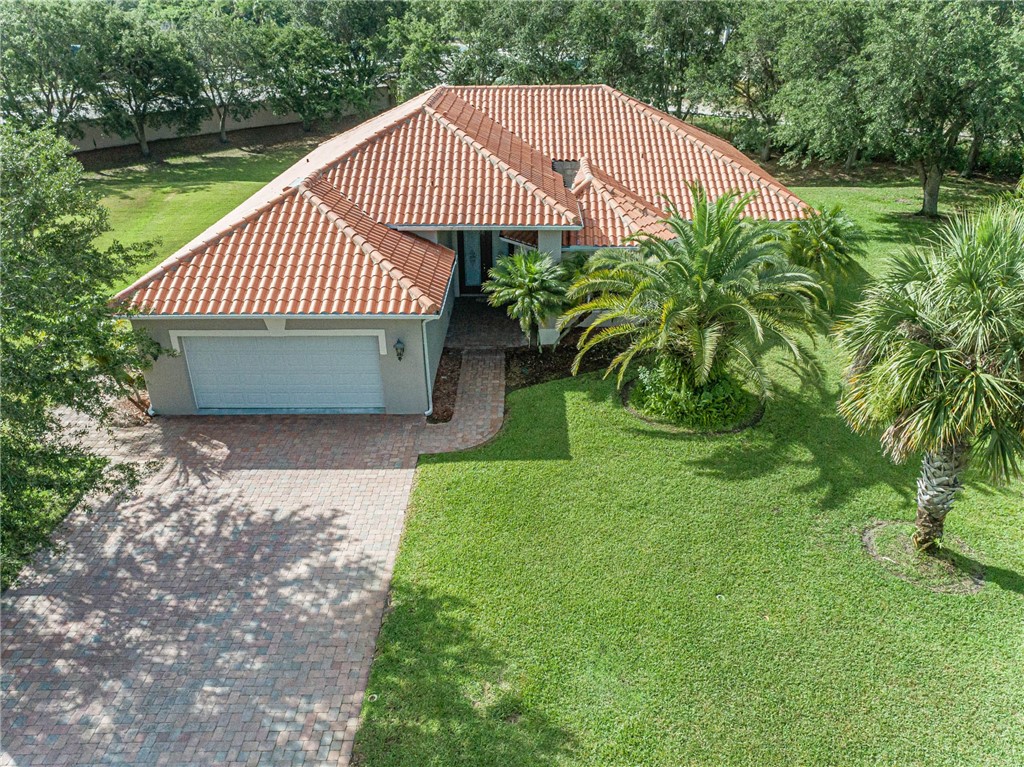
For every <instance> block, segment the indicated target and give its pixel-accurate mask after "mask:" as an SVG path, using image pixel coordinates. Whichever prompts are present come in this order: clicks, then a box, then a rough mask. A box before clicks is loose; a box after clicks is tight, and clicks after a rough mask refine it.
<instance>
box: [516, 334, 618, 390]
mask: <svg viewBox="0 0 1024 767" xmlns="http://www.w3.org/2000/svg"><path fill="white" fill-rule="evenodd" d="M579 338H580V333H579V331H577V332H573V333H570V334H569V335H567V336H566V337H565V338H563V339H562V340H561V342H559V344H558V346H556V347H554V348H553V349H552V348H551V347H547V346H546V347H544V351H542V352H538V351H537V348H536V347H532V346H520V347H516V348H513V349H506V350H505V392H506V393H508V392H511V391H515V390H516V389H523V388H525V387H527V386H534V385H535V384H541V383H546V382H547V381H556V380H558V379H559V378H568V377H569V376H571V375H572V363H573V360H574V359H576V354H577V352H578V350H577V348H576V344H577V342H578V341H579ZM619 351H620V348H619V347H617V346H615V345H614V344H602V345H600V346H598V347H595V348H594V349H592V350H591V351H589V352H587V355H586V356H585V357H584V358H583V361H582V363H581V364H580V369H579V372H580V373H592V372H594V371H595V370H600V371H604V370H605V369H607V367H608V365H609V364H610V363H611V361H612V359H614V357H615V355H616V354H618V353H619Z"/></svg>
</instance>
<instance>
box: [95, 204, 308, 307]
mask: <svg viewBox="0 0 1024 767" xmlns="http://www.w3.org/2000/svg"><path fill="white" fill-rule="evenodd" d="M297 191H298V187H297V186H290V187H287V188H285V190H284V191H283V192H281V193H280V194H278V195H275V196H274V197H272V198H271V199H270V200H267V202H265V203H263V204H262V205H260V206H259V207H258V208H254V209H253V210H252V211H250V212H249V213H247V214H246V215H245V216H243V217H242V218H240V219H239V220H238V221H235V222H234V223H232V224H231V225H229V226H227V227H225V228H224V229H221V230H220V231H218V232H217V233H215V234H212V235H210V236H209V237H208V238H207V239H205V240H202V241H201V242H197V243H196V244H195V245H193V246H192V247H191V248H189V249H188V250H185V251H182V252H181V253H173V254H171V255H170V256H168V257H167V258H165V259H164V260H163V261H161V262H160V263H159V264H157V265H156V266H155V267H153V268H152V269H150V270H149V271H148V272H146V273H145V274H144V275H142V276H141V277H139V278H138V279H137V280H135V282H133V283H132V284H131V285H129V286H128V287H126V288H124V289H123V290H120V291H118V292H117V293H116V294H115V295H114V297H113V298H112V299H110V303H112V304H118V303H123V302H124V300H125V299H127V298H129V297H130V296H131V295H132V294H133V293H138V292H139V291H140V290H142V289H143V288H144V287H146V286H147V285H149V284H150V283H151V282H153V281H155V280H156V279H158V278H159V277H162V276H163V275H165V274H168V273H169V272H171V271H174V270H175V269H177V268H178V267H179V266H181V265H182V264H184V263H185V262H186V261H191V260H192V259H193V258H195V257H196V256H198V255H199V254H200V251H206V250H209V249H210V248H211V247H212V246H213V245H215V244H216V243H217V242H219V241H220V240H223V239H224V238H225V237H227V236H228V235H229V234H233V233H234V232H236V231H238V230H239V229H241V228H243V227H244V226H246V225H247V224H249V223H251V222H252V221H254V220H256V219H257V218H259V217H260V216H262V215H263V214H264V213H266V212H267V211H268V210H270V209H271V208H273V207H274V206H275V205H277V204H278V203H280V202H281V201H282V200H284V199H285V198H286V197H290V196H292V195H294V194H295V193H296V192H297Z"/></svg>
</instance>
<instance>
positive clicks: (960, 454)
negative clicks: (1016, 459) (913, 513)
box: [914, 445, 967, 551]
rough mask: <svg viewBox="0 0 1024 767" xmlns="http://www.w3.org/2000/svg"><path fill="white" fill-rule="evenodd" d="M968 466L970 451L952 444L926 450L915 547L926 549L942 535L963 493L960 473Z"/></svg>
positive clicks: (918, 496)
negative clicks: (957, 496) (958, 496)
mask: <svg viewBox="0 0 1024 767" xmlns="http://www.w3.org/2000/svg"><path fill="white" fill-rule="evenodd" d="M966 466H967V450H966V448H964V447H963V446H962V445H951V446H950V447H946V448H943V449H942V450H940V451H938V452H934V453H925V455H924V460H923V461H922V462H921V475H920V476H919V477H918V478H917V532H915V533H914V546H915V547H916V548H917V549H918V550H919V551H926V550H928V549H930V548H931V547H932V546H934V545H935V544H936V543H937V542H938V541H939V539H940V538H942V533H943V528H944V526H945V524H946V515H947V514H949V512H950V509H952V508H953V501H955V500H956V495H957V493H958V492H960V474H961V472H963V470H964V469H965V468H966Z"/></svg>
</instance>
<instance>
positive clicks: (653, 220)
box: [118, 85, 809, 315]
mask: <svg viewBox="0 0 1024 767" xmlns="http://www.w3.org/2000/svg"><path fill="white" fill-rule="evenodd" d="M556 162H557V163H558V165H559V166H561V167H563V168H565V167H571V166H572V165H573V164H574V163H575V162H579V163H580V171H579V173H578V174H577V176H576V179H575V182H574V184H573V188H572V189H571V190H570V189H568V188H566V181H565V180H564V179H563V176H562V174H561V173H560V172H558V171H556V170H555V169H554V166H555V163H556ZM565 172H566V174H567V176H568V175H569V174H571V171H565ZM694 181H697V182H699V183H701V184H702V185H703V186H704V187H705V188H706V189H708V190H709V192H710V193H711V195H712V196H717V195H721V194H724V193H726V192H728V191H739V192H747V191H751V190H753V191H756V192H757V196H756V198H755V199H754V200H753V201H752V202H751V204H750V206H749V207H748V209H747V210H748V212H749V214H750V215H753V216H759V217H767V218H771V219H778V220H787V219H794V218H802V217H804V216H805V215H806V214H807V212H808V211H809V208H808V207H807V205H805V204H804V203H803V202H801V201H800V200H799V199H798V198H797V197H796V196H795V195H793V194H792V193H791V192H790V191H789V190H788V189H786V188H785V187H784V186H783V185H782V184H780V183H779V182H778V181H776V180H775V179H774V178H772V177H771V176H770V175H768V174H767V173H766V172H765V171H764V170H762V169H761V168H759V167H758V166H757V165H756V164H755V163H753V162H752V161H750V160H749V159H748V158H746V157H745V156H744V155H742V154H741V153H740V152H738V151H737V150H736V149H735V148H733V147H732V146H730V145H729V144H728V143H726V142H724V141H722V140H721V139H718V138H716V137H714V136H711V135H710V134H707V133H705V132H703V131H700V130H698V129H696V128H694V127H693V126H691V125H688V124H686V123H684V122H682V121H680V120H678V119H676V118H674V117H671V116H670V115H667V114H665V113H663V112H659V111H658V110H656V109H653V108H652V107H649V106H647V105H646V104H642V103H641V102H638V101H636V100H635V99H632V98H629V97H628V96H625V95H624V94H622V93H619V92H618V91H615V90H613V89H611V88H609V87H607V86H604V85H584V86H464V87H447V86H439V87H438V88H435V89H433V90H431V91H427V92H426V93H423V94H421V95H420V96H417V97H416V98H414V99H411V100H410V101H408V102H406V103H404V104H402V105H400V106H398V107H395V108H394V109H391V110H388V111H387V112H384V113H382V114H380V115H377V116H376V117H374V118H372V119H370V120H367V121H366V122H365V123H363V124H362V125H359V126H358V127H356V128H353V129H352V130H350V131H347V132H346V133H343V134H341V135H340V136H336V137H335V138H333V139H331V140H329V141H327V142H325V143H324V144H322V145H321V146H319V147H318V148H317V149H315V150H314V151H313V152H311V153H310V154H309V155H307V156H306V157H304V158H303V159H302V160H300V161H299V162H297V163H296V164H295V165H293V166H292V167H291V168H289V169H288V170H286V171H285V172H284V173H282V174H280V175H279V176H278V177H277V178H276V179H274V180H273V181H272V182H271V183H270V184H268V185H267V186H266V187H265V188H264V189H263V190H261V191H260V192H258V193H257V194H255V195H253V197H251V198H250V199H249V200H247V201H246V202H244V203H243V204H242V205H240V206H238V207H237V208H236V209H235V210H234V211H232V212H231V213H230V214H228V215H227V216H225V217H224V218H222V219H221V220H220V221H219V222H217V223H216V224H214V225H213V226H212V227H210V228H209V229H207V230H206V231H205V232H203V233H202V234H201V235H199V236H198V237H197V238H195V239H194V240H193V241H192V242H190V243H188V244H187V245H186V246H185V247H183V248H182V249H181V250H179V251H178V252H177V253H176V254H174V255H173V256H171V258H169V259H168V260H167V261H165V262H164V263H163V264H161V265H160V266H159V267H157V269H155V270H154V271H153V272H151V273H150V274H148V275H146V276H145V277H143V278H142V279H140V280H139V281H138V282H137V283H135V284H134V285H133V286H131V287H130V288H128V289H127V290H125V291H123V292H122V293H121V294H119V296H118V299H119V300H122V301H127V302H130V303H132V304H134V305H136V306H139V307H146V308H147V310H148V311H150V312H152V313H156V314H176V315H178V314H180V315H187V314H225V315H229V314H249V313H252V314H291V313H303V314H319V313H325V314H356V313H358V314H429V313H433V312H435V311H436V310H437V308H438V306H439V305H440V303H441V301H442V300H443V296H444V290H445V288H446V286H447V280H448V277H449V275H450V273H451V269H452V266H453V259H454V255H453V254H452V252H451V251H450V250H447V249H446V248H443V247H440V246H438V245H434V244H431V243H428V242H426V241H425V240H423V239H421V238H419V237H416V236H414V235H411V234H402V233H399V232H398V231H396V230H395V229H392V228H389V227H397V228H402V227H408V228H413V229H415V228H418V227H437V228H461V227H486V228H494V229H501V230H503V235H505V234H507V235H508V236H509V237H511V238H519V239H520V240H521V241H524V242H528V241H530V240H531V238H532V242H533V243H536V235H535V234H531V233H529V232H523V231H522V230H523V229H527V230H528V229H537V228H551V229H561V230H563V242H564V244H565V245H566V246H577V247H600V246H610V245H618V244H621V241H622V239H623V237H626V236H628V235H630V234H633V233H635V232H636V231H637V230H639V229H644V230H647V231H655V232H658V231H659V230H661V231H663V230H664V227H663V226H662V225H661V224H660V223H659V222H658V217H659V216H660V215H661V214H662V211H661V206H662V203H661V202H660V200H661V199H662V196H666V197H668V198H669V199H670V200H672V201H673V202H675V203H676V204H677V205H678V206H679V208H680V210H681V212H682V213H683V215H686V214H687V213H688V212H689V211H690V209H691V200H690V194H689V190H688V188H687V185H688V184H689V183H692V182H694ZM656 201H658V202H656ZM508 230H513V231H508ZM514 230H519V231H514Z"/></svg>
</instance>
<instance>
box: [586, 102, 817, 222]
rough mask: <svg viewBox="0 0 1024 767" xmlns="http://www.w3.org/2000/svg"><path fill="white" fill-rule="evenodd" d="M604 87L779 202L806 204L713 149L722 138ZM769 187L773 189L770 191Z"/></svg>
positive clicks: (760, 173)
mask: <svg viewBox="0 0 1024 767" xmlns="http://www.w3.org/2000/svg"><path fill="white" fill-rule="evenodd" d="M604 87H605V88H607V89H608V91H610V92H611V94H612V95H613V96H615V98H617V99H619V100H620V101H622V102H624V103H625V104H628V105H629V106H631V107H632V108H633V109H635V110H636V111H637V112H639V113H640V114H642V115H644V116H645V117H647V118H649V119H651V120H654V121H655V122H657V123H658V124H660V125H663V126H665V127H666V128H668V129H669V130H671V131H672V132H673V133H676V134H678V135H680V136H682V137H683V138H684V139H686V140H687V141H689V142H690V143H692V144H696V145H697V146H699V147H700V148H702V149H703V150H704V151H706V152H707V153H708V154H710V155H711V156H712V157H714V158H716V159H718V160H721V161H723V162H727V163H728V164H729V165H732V166H733V167H734V168H736V169H737V170H739V171H740V172H741V173H743V174H744V175H745V176H747V178H750V179H751V180H753V181H755V182H756V183H758V184H759V185H760V186H762V187H765V188H767V190H768V191H772V192H775V193H778V194H780V196H782V197H783V199H786V198H790V200H789V201H792V202H795V203H796V205H797V206H798V207H803V206H806V205H807V203H805V202H804V201H803V200H801V199H800V198H799V197H797V196H796V195H795V194H793V193H792V192H791V191H790V190H789V189H788V188H786V186H785V185H784V184H783V183H782V182H781V181H779V180H778V179H776V178H775V177H773V176H772V175H771V174H770V173H768V172H767V171H765V170H763V169H760V168H759V169H757V170H755V169H754V168H750V167H747V165H746V164H744V163H742V162H739V161H738V160H737V159H736V158H735V157H731V156H730V155H729V154H728V153H726V152H724V151H723V150H722V149H720V148H718V147H716V146H714V143H717V142H720V141H721V142H723V143H727V142H724V141H723V139H720V138H718V137H717V136H714V135H712V134H710V133H708V132H707V131H703V130H701V129H700V128H697V127H695V126H691V125H688V124H687V123H684V122H683V121H682V120H679V119H678V118H675V117H673V116H672V115H669V114H666V113H664V112H662V111H661V110H659V109H655V108H654V107H652V106H650V105H648V104H644V103H643V102H642V101H638V100H637V99H634V98H633V97H632V96H627V95H626V94H625V93H623V92H622V91H619V90H616V89H615V88H612V87H611V86H609V85H605V86H604ZM708 139H711V141H710V142H709V141H708ZM736 151H737V152H738V151H739V150H738V149H737V150H736ZM748 162H749V161H748ZM750 164H751V165H754V163H753V162H751V163H750ZM755 167H756V166H755ZM773 185H774V187H776V188H774V189H773Z"/></svg>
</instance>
